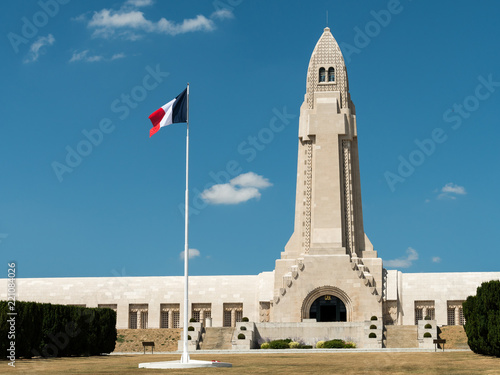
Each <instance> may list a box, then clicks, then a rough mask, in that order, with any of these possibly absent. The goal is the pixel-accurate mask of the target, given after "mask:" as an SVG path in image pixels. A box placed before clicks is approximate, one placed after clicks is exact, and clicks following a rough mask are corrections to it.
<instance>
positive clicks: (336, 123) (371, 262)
mask: <svg viewBox="0 0 500 375" xmlns="http://www.w3.org/2000/svg"><path fill="white" fill-rule="evenodd" d="M381 291H382V260H381V259H380V258H378V257H377V253H376V252H375V251H374V250H373V246H372V244H371V243H370V241H369V240H368V237H366V235H365V233H364V228H363V211H362V206H361V186H360V174H359V158H358V140H357V128H356V111H355V107H354V104H353V102H352V101H351V96H350V94H349V81H348V78H347V70H346V66H345V63H344V58H343V56H342V52H341V51H340V48H339V46H338V44H337V42H336V40H335V39H334V37H333V35H332V34H331V32H330V29H329V28H325V30H324V32H323V34H322V35H321V38H320V39H319V41H318V43H317V44H316V47H315V48H314V51H313V53H312V56H311V60H310V61H309V68H308V71H307V90H306V95H305V98H304V103H303V104H302V106H301V108H300V120H299V151H298V163H297V191H296V202H295V227H294V232H293V234H292V236H291V238H290V240H289V241H288V243H287V245H286V246H285V251H284V252H282V253H281V259H279V260H277V261H276V269H275V284H274V301H273V308H272V313H271V314H272V317H271V319H272V321H275V322H300V321H302V320H303V319H310V318H316V319H317V320H319V321H363V320H366V319H369V318H370V317H371V316H373V315H376V316H381V315H382V302H381V301H382V296H381ZM328 301H333V302H328ZM321 311H322V313H321ZM339 311H340V313H339Z"/></svg>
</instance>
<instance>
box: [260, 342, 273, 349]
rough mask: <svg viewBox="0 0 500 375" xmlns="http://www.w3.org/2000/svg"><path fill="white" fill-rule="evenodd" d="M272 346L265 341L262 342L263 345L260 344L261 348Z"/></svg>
mask: <svg viewBox="0 0 500 375" xmlns="http://www.w3.org/2000/svg"><path fill="white" fill-rule="evenodd" d="M270 347H271V346H270V345H269V343H268V342H264V343H262V345H261V346H260V348H261V349H269V348H270Z"/></svg>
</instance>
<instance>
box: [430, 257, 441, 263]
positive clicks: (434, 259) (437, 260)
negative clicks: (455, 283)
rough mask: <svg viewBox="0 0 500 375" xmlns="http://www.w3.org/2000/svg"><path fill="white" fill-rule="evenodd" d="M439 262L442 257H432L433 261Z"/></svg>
mask: <svg viewBox="0 0 500 375" xmlns="http://www.w3.org/2000/svg"><path fill="white" fill-rule="evenodd" d="M439 262H441V258H440V257H432V263H439Z"/></svg>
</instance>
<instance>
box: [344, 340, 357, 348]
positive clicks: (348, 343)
mask: <svg viewBox="0 0 500 375" xmlns="http://www.w3.org/2000/svg"><path fill="white" fill-rule="evenodd" d="M355 347H356V344H355V343H354V342H352V341H348V342H346V343H345V344H344V348H346V349H352V348H355Z"/></svg>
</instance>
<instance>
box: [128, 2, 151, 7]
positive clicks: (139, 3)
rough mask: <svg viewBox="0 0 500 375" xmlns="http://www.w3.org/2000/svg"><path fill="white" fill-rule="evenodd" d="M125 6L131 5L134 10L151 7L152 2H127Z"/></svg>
mask: <svg viewBox="0 0 500 375" xmlns="http://www.w3.org/2000/svg"><path fill="white" fill-rule="evenodd" d="M125 5H132V6H134V7H136V8H140V7H146V6H149V5H153V0H127V1H126V2H125Z"/></svg>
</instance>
